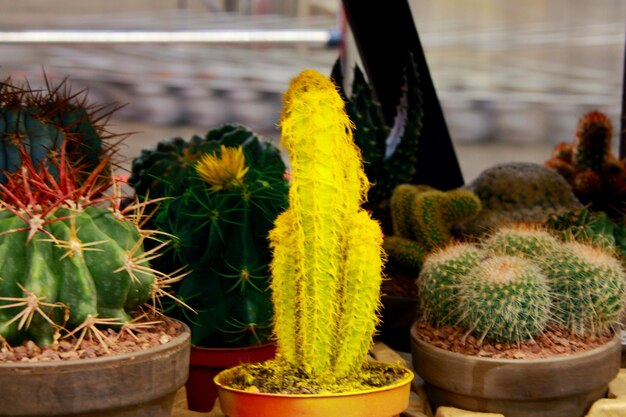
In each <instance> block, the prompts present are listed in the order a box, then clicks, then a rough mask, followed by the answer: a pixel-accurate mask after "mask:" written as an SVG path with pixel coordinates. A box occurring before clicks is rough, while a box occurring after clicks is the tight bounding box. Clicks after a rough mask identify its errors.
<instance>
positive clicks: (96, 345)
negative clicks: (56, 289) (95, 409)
mask: <svg viewBox="0 0 626 417" xmlns="http://www.w3.org/2000/svg"><path fill="white" fill-rule="evenodd" d="M181 331H182V326H181V324H180V323H179V322H175V321H171V320H167V321H161V322H160V323H158V324H154V325H153V326H150V327H148V328H141V329H135V330H134V331H133V332H129V331H119V332H118V331H115V330H113V329H106V330H104V329H103V330H102V334H103V335H105V336H106V337H107V340H108V341H105V343H101V342H100V341H99V340H98V339H97V338H96V337H94V336H91V337H85V338H84V339H83V340H82V341H81V342H80V343H79V344H78V345H77V340H75V339H74V340H72V339H61V340H59V341H58V342H56V343H54V344H52V345H49V346H45V347H39V346H37V345H36V344H35V343H34V342H33V341H30V340H29V341H26V342H24V343H22V344H21V345H19V346H13V347H11V346H8V345H4V346H2V347H1V348H0V363H11V362H43V361H58V360H61V361H66V360H73V359H88V358H97V357H100V356H105V355H116V354H122V353H132V352H139V351H142V350H146V349H149V348H151V347H154V346H158V345H162V344H165V343H167V342H169V341H170V340H172V339H174V338H175V337H176V336H178V335H179V334H181Z"/></svg>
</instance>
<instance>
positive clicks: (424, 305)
mask: <svg viewBox="0 0 626 417" xmlns="http://www.w3.org/2000/svg"><path fill="white" fill-rule="evenodd" d="M461 260H463V262H460V261H461ZM416 283H417V287H418V294H419V305H420V309H421V310H422V319H423V320H425V321H427V322H429V323H431V324H433V325H445V324H453V325H459V326H462V327H464V328H465V329H467V331H468V333H470V332H471V333H474V334H475V335H476V336H477V337H479V338H481V339H487V340H490V341H492V342H507V343H515V342H521V341H524V340H528V339H531V338H533V337H534V336H536V335H538V334H540V333H541V332H543V331H545V330H546V328H547V326H548V325H559V326H562V327H565V328H567V329H568V330H569V331H571V332H573V333H578V334H582V335H602V334H606V332H608V331H610V330H613V329H614V326H615V325H616V324H617V323H618V322H619V319H620V317H621V315H622V313H623V311H624V305H625V302H626V291H625V289H626V275H625V273H624V270H623V267H622V265H621V264H620V262H619V260H618V259H617V258H615V257H614V255H613V253H612V252H610V251H607V250H606V249H605V248H602V247H594V246H591V245H587V244H583V243H579V242H563V241H561V240H559V239H557V238H556V237H555V236H553V235H552V234H551V233H549V232H548V231H546V230H544V229H542V228H540V227H539V226H532V227H531V226H528V225H518V226H516V227H511V226H509V227H504V228H501V229H500V230H496V231H494V233H492V235H490V236H488V237H486V238H484V239H483V240H481V241H478V242H476V243H472V244H469V243H464V244H457V245H452V246H450V247H448V248H445V249H443V250H440V251H437V252H434V253H432V254H430V255H428V256H427V257H426V259H425V261H424V265H423V267H422V270H421V272H420V275H419V277H418V279H417V282H416Z"/></svg>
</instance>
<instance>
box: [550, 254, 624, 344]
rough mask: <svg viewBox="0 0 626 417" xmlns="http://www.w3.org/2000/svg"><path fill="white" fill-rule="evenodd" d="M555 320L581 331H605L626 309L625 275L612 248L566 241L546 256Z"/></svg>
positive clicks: (584, 332)
mask: <svg viewBox="0 0 626 417" xmlns="http://www.w3.org/2000/svg"><path fill="white" fill-rule="evenodd" d="M542 268H543V270H544V272H545V275H546V277H547V281H548V284H549V285H550V288H551V290H552V293H553V306H554V307H553V310H554V316H555V317H556V321H557V322H558V323H559V324H561V325H563V326H565V327H566V328H568V329H570V330H571V331H573V332H575V333H579V334H585V335H588V334H602V333H605V332H607V331H609V330H611V329H613V328H614V327H615V326H617V325H618V324H619V321H620V318H621V316H622V314H623V312H624V294H625V289H626V275H625V273H624V270H623V267H622V265H621V264H620V262H619V261H618V260H617V259H616V258H615V257H614V256H613V254H612V253H611V252H609V251H606V250H605V249H603V248H600V247H594V246H591V245H586V244H583V243H579V242H567V243H564V244H562V245H561V247H560V248H558V249H557V250H555V251H553V252H552V253H550V254H549V255H548V256H546V257H545V258H544V262H543V263H542Z"/></svg>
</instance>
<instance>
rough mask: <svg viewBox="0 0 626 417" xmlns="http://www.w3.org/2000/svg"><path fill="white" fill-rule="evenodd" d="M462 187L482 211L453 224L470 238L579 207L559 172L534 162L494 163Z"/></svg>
mask: <svg viewBox="0 0 626 417" xmlns="http://www.w3.org/2000/svg"><path fill="white" fill-rule="evenodd" d="M464 188H465V189H467V190H470V191H472V192H474V193H475V194H476V195H477V196H478V198H479V199H480V202H481V204H482V210H481V212H480V213H479V214H478V215H477V216H476V217H474V218H472V219H469V220H467V221H462V222H459V223H458V224H456V225H455V226H454V230H453V232H454V233H455V235H459V236H466V237H471V238H476V237H482V236H484V235H486V234H488V233H489V232H491V231H493V230H495V229H497V228H498V227H501V226H504V225H507V224H512V223H519V222H527V223H542V222H544V221H545V220H546V219H547V218H548V216H549V215H550V214H552V213H561V212H564V211H568V210H572V209H577V208H581V207H582V204H581V203H580V201H578V199H577V198H576V197H575V196H574V193H573V192H572V189H571V187H570V186H569V185H568V183H567V181H565V180H564V179H563V177H562V176H561V175H559V174H558V173H556V172H554V171H553V170H551V169H548V168H546V167H543V166H541V165H540V164H535V163H528V162H511V163H504V164H498V165H494V166H493V167H490V168H487V169H485V170H484V171H483V172H481V174H480V175H479V176H478V177H477V178H476V179H475V180H473V181H472V182H471V183H469V184H467V185H466V186H465V187H464Z"/></svg>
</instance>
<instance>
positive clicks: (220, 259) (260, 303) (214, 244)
mask: <svg viewBox="0 0 626 417" xmlns="http://www.w3.org/2000/svg"><path fill="white" fill-rule="evenodd" d="M221 133H225V136H224V137H222V138H219V139H218V137H219V134H221ZM207 137H208V138H210V140H207V141H205V142H204V143H201V144H200V145H198V144H199V143H200V142H198V141H195V142H196V145H192V146H194V147H195V146H200V147H202V148H205V149H212V150H211V151H210V152H206V153H203V154H199V155H198V156H197V161H196V162H195V163H194V165H193V170H190V169H188V168H187V167H183V166H176V168H174V170H179V171H180V172H181V173H184V174H185V175H187V177H182V176H181V175H182V174H180V175H179V174H175V175H176V176H177V180H176V183H178V184H182V183H184V184H186V185H185V187H184V189H171V190H170V194H167V196H169V198H168V199H166V200H164V201H163V202H162V204H161V205H160V207H159V208H158V210H157V212H156V214H155V215H154V217H153V219H152V223H153V225H154V226H155V227H156V228H157V229H158V230H161V231H162V232H165V233H167V234H169V235H172V236H174V238H175V239H174V240H175V241H174V244H173V245H172V249H171V250H170V251H169V252H167V253H165V254H164V256H163V257H162V260H161V262H159V263H157V264H156V265H158V267H159V269H161V270H164V271H167V272H173V271H176V270H178V269H179V268H181V267H183V266H186V267H187V270H188V271H189V274H188V275H187V276H186V277H185V278H184V279H183V280H182V281H181V282H180V283H178V284H176V285H175V286H174V291H175V294H176V297H177V299H178V300H180V301H182V303H184V304H185V305H187V306H189V307H191V308H192V309H193V310H194V311H195V313H196V314H194V313H192V312H190V311H189V310H188V309H187V308H185V307H180V305H181V304H180V303H174V304H173V305H172V306H171V308H169V309H167V311H168V314H170V315H172V316H175V317H178V318H180V319H182V320H184V321H186V322H187V323H188V324H189V326H190V327H191V330H192V332H191V333H192V343H193V344H194V345H200V346H208V347H227V346H230V347H237V346H250V345H256V344H261V343H267V342H268V341H269V337H270V335H271V333H272V326H271V324H272V311H273V309H272V304H271V299H270V297H271V294H270V292H269V290H268V287H269V276H270V271H269V264H270V257H271V255H270V249H269V242H268V234H269V231H270V229H271V228H272V227H273V223H274V219H275V218H276V217H277V216H278V214H279V213H280V212H282V211H283V210H284V209H285V208H286V206H287V190H288V183H287V180H286V179H285V164H284V163H283V161H282V159H281V158H280V154H279V151H278V149H277V148H276V147H275V146H273V145H271V144H269V143H265V142H261V141H260V140H258V139H257V138H256V136H254V135H253V134H252V133H251V132H250V131H248V130H245V129H243V128H241V127H234V126H227V127H222V128H220V129H216V130H214V131H211V132H210V133H209V134H208V135H207ZM192 142H193V140H192ZM217 144H219V146H217V147H215V146H216V145H217ZM230 144H232V146H231V145H230ZM175 164H176V162H174V161H170V160H166V161H164V162H163V163H162V164H161V163H159V162H158V161H154V165H153V167H157V166H160V165H163V166H164V165H168V166H175ZM149 172H152V171H150V170H148V171H146V172H144V173H143V174H142V175H151V174H150V173H149ZM150 181H151V180H150V179H148V180H147V182H150ZM142 183H143V179H139V182H137V183H136V185H137V184H142ZM151 187H152V188H150V190H156V192H155V193H154V194H153V193H152V191H150V192H149V194H150V196H152V195H159V192H160V191H159V188H158V187H160V185H159V184H155V183H153V184H152V186H151ZM139 191H140V189H138V192H139ZM178 193H180V194H178ZM146 194H148V192H146Z"/></svg>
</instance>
